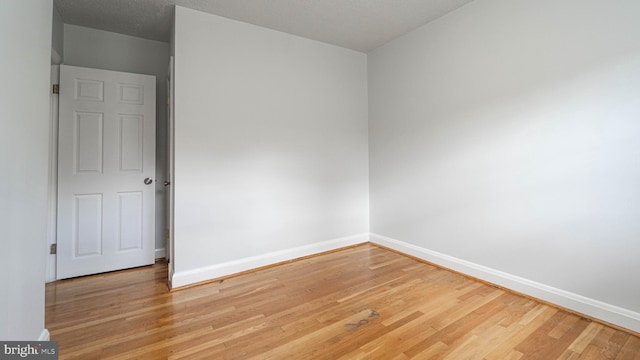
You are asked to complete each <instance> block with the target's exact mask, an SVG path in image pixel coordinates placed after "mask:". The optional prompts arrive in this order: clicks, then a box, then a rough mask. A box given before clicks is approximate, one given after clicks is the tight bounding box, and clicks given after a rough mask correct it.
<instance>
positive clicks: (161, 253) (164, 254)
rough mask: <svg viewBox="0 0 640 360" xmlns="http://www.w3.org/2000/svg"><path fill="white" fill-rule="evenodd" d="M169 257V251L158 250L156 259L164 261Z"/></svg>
mask: <svg viewBox="0 0 640 360" xmlns="http://www.w3.org/2000/svg"><path fill="white" fill-rule="evenodd" d="M166 257H167V249H165V248H162V249H156V252H155V257H154V259H164V258H166Z"/></svg>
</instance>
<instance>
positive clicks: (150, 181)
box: [144, 178, 153, 185]
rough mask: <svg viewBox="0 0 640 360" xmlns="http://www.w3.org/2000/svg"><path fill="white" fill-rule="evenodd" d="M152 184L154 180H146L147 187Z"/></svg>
mask: <svg viewBox="0 0 640 360" xmlns="http://www.w3.org/2000/svg"><path fill="white" fill-rule="evenodd" d="M152 182H153V180H151V178H146V179H144V184H145V185H151V183H152Z"/></svg>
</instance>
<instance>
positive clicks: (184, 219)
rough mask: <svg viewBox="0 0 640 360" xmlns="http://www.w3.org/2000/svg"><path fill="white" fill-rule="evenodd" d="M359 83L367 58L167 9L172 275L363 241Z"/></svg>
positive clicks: (363, 120) (362, 95) (363, 127)
mask: <svg viewBox="0 0 640 360" xmlns="http://www.w3.org/2000/svg"><path fill="white" fill-rule="evenodd" d="M366 76H367V75H366V55H365V54H362V53H358V52H355V51H351V50H347V49H343V48H339V47H336V46H332V45H327V44H323V43H319V42H316V41H312V40H308V39H303V38H300V37H296V36H292V35H289V34H285V33H280V32H277V31H274V30H270V29H265V28H261V27H257V26H254V25H249V24H246V23H241V22H238V21H234V20H229V19H226V18H222V17H218V16H214V15H210V14H206V13H202V12H198V11H194V10H189V9H185V8H181V7H177V8H176V18H175V96H176V98H175V184H174V185H175V187H174V190H175V271H176V274H178V275H179V274H180V273H185V272H190V271H191V272H194V271H195V272H197V271H198V270H199V269H205V268H208V269H212V268H215V267H216V266H218V265H220V264H223V263H227V264H228V263H229V262H234V261H235V262H236V263H237V262H240V263H241V262H242V261H244V260H247V259H250V258H251V259H254V260H255V258H254V257H256V256H258V257H260V258H261V259H264V257H263V256H267V257H269V256H271V255H269V254H272V255H273V256H272V257H270V259H271V260H274V259H283V257H282V256H284V257H286V256H294V255H297V254H300V253H303V252H304V251H308V250H309V249H312V248H314V247H313V245H314V244H318V243H323V244H324V245H323V246H325V245H326V246H330V245H328V244H338V243H340V244H341V243H344V242H342V240H340V239H343V240H344V239H345V237H346V238H348V239H350V240H349V241H352V240H353V238H352V236H354V235H358V234H363V233H368V164H367V162H368V160H367V159H368V155H367V154H368V148H367V79H366ZM363 239H364V241H366V239H367V238H366V236H364V237H363ZM327 241H329V242H330V243H326V242H327ZM331 241H335V242H331ZM291 249H296V250H295V251H293V250H291ZM290 250H291V252H288V251H290ZM283 251H284V253H283ZM285 253H286V254H285ZM265 254H266V255H265ZM283 254H285V255H283ZM281 255H282V256H281ZM271 260H266V261H271ZM249 263H251V264H254V265H255V264H259V262H251V261H249V260H247V262H246V264H249ZM229 269H233V270H230V271H236V270H241V267H229ZM208 274H217V275H221V274H220V273H215V272H210V273H208ZM211 276H213V275H211ZM190 279H191V280H190V281H193V280H194V279H195V278H190ZM202 280H203V279H202ZM185 282H186V281H185Z"/></svg>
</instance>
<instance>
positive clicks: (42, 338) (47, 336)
mask: <svg viewBox="0 0 640 360" xmlns="http://www.w3.org/2000/svg"><path fill="white" fill-rule="evenodd" d="M49 340H51V334H49V330H47V329H43V330H42V332H41V333H40V336H39V337H38V341H49Z"/></svg>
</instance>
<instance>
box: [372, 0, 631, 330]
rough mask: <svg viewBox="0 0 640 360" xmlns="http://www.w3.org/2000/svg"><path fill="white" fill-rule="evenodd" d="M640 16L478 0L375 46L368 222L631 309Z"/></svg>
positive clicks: (596, 1)
mask: <svg viewBox="0 0 640 360" xmlns="http://www.w3.org/2000/svg"><path fill="white" fill-rule="evenodd" d="M638 19H640V2H638V1H634V0H615V1H604V0H565V1H553V0H522V1H509V0H476V1H474V2H472V3H470V4H468V5H466V6H464V7H462V8H460V9H458V10H456V11H454V12H452V13H450V14H448V15H446V16H445V17H443V18H441V19H439V20H436V21H435V22H432V23H430V24H428V25H426V26H424V27H421V28H419V29H418V30H415V31H413V32H411V33H408V34H406V35H405V36H403V37H401V38H398V39H396V40H394V41H392V42H390V43H388V44H386V45H385V46H383V47H381V48H379V49H377V50H376V51H373V52H372V53H370V54H369V56H368V71H369V119H370V126H369V131H370V144H369V145H370V182H371V197H370V205H371V209H370V213H371V215H370V221H371V231H372V233H374V234H379V235H382V236H385V237H388V238H390V239H395V240H398V241H400V242H403V243H405V244H409V245H410V246H414V247H419V248H421V249H427V250H429V251H435V252H438V253H440V254H444V255H446V256H451V257H454V258H456V259H460V260H463V261H467V262H470V263H472V264H477V265H480V266H482V267H486V268H490V269H495V270H498V271H501V272H504V273H508V274H510V275H511V276H515V277H520V278H522V279H528V280H531V281H534V282H537V283H540V284H544V285H546V286H549V287H553V288H555V289H560V290H563V291H566V292H569V293H571V294H577V295H580V296H584V297H586V298H589V299H593V300H596V301H601V302H604V303H606V304H609V305H613V306H617V307H620V308H623V309H626V310H629V311H631V312H635V314H636V316H637V315H638V313H639V312H640V286H638V274H640V262H639V261H638V258H639V255H640V242H639V241H638V239H640V186H638V184H640V141H639V140H640V139H639V137H638V136H639V134H640V121H638V119H640V71H639V70H638V69H640V26H638ZM639 319H640V318H639ZM638 324H640V322H638Z"/></svg>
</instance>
